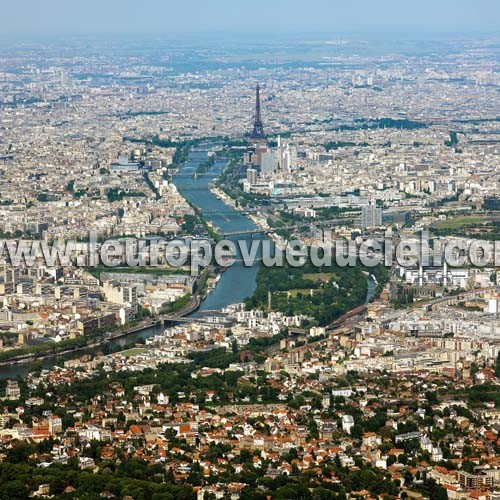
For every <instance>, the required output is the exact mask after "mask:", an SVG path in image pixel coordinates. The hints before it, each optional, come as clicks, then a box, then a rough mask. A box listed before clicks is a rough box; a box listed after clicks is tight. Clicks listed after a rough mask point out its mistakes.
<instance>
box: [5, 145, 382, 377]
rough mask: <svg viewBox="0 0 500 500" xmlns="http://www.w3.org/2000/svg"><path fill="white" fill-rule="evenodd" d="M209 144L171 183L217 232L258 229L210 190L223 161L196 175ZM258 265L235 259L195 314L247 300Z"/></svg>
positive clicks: (16, 371)
mask: <svg viewBox="0 0 500 500" xmlns="http://www.w3.org/2000/svg"><path fill="white" fill-rule="evenodd" d="M211 147H213V146H210V145H204V146H203V145H202V146H199V147H197V148H193V149H192V150H191V152H190V154H189V156H188V159H187V161H186V162H185V163H184V165H183V166H182V167H181V168H180V169H179V173H178V174H177V175H176V176H175V178H174V184H175V185H176V186H177V188H178V189H179V190H180V191H181V192H182V194H183V195H184V197H185V198H186V199H187V200H189V201H190V202H191V203H192V204H193V205H195V206H197V207H198V208H199V209H200V210H201V213H202V215H203V217H204V219H205V220H207V221H210V222H211V223H212V224H213V225H214V227H216V228H217V230H218V232H220V233H221V234H224V233H234V232H237V231H242V232H245V231H255V230H256V229H258V228H257V226H256V225H255V224H254V222H253V221H252V220H250V219H249V218H248V217H246V216H244V215H242V214H241V213H240V212H238V210H236V209H234V208H233V207H231V206H228V205H226V204H225V203H224V202H223V201H222V200H219V199H218V198H217V197H216V196H215V195H214V194H213V193H212V192H211V191H210V189H209V187H208V185H209V184H210V183H213V182H214V180H215V179H216V178H217V177H218V176H219V175H220V173H221V171H222V169H223V168H224V166H225V161H223V160H220V161H219V160H218V161H216V162H215V164H214V166H213V168H212V169H211V170H210V171H209V172H206V173H204V174H203V175H198V176H195V175H194V174H195V172H196V169H197V168H198V166H199V165H200V163H203V162H204V161H206V160H207V156H208V152H209V151H210V149H211ZM231 238H234V239H242V238H246V239H249V240H250V239H251V238H259V239H264V238H265V236H264V235H263V234H260V235H259V234H258V235H257V236H255V235H253V236H252V235H237V236H232V237H231ZM257 268H258V265H254V266H252V267H246V266H245V265H244V264H243V263H242V262H241V260H240V259H237V261H236V262H235V264H234V265H232V266H231V267H229V268H228V269H227V270H226V271H225V272H224V273H223V274H222V277H221V279H220V280H219V283H218V284H217V287H216V288H215V290H213V291H212V292H211V293H210V294H209V295H208V296H207V298H206V300H205V301H203V303H202V305H201V307H200V309H199V310H198V312H197V313H195V314H199V313H200V312H203V311H210V310H219V309H222V308H223V307H225V306H227V305H229V304H234V303H237V302H243V300H244V299H245V298H246V297H249V296H250V295H252V293H253V291H254V290H255V284H256V275H257ZM374 289H375V284H374V283H373V280H371V278H369V279H368V297H367V299H369V298H371V296H372V295H373V293H374ZM161 331H162V327H160V326H156V327H151V328H147V329H145V330H143V331H141V332H140V333H134V334H131V335H129V336H127V337H122V338H120V339H116V340H111V341H110V343H111V345H113V346H116V345H118V346H125V345H127V344H130V343H132V342H134V341H136V340H138V339H145V338H148V337H151V336H153V335H157V334H159V333H161ZM74 356H75V355H74V354H68V355H67V356H60V357H57V358H51V359H47V360H45V361H43V363H42V364H43V367H44V368H50V367H52V366H54V365H55V364H56V363H57V362H59V361H61V360H62V359H69V358H71V357H74ZM30 366H31V362H27V363H20V364H15V365H11V366H0V379H5V378H12V377H16V376H26V375H27V374H28V372H29V370H30Z"/></svg>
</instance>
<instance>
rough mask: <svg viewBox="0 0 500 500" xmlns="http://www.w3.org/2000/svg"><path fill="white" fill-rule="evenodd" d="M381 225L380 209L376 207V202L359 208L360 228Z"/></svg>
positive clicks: (372, 201) (373, 201)
mask: <svg viewBox="0 0 500 500" xmlns="http://www.w3.org/2000/svg"><path fill="white" fill-rule="evenodd" d="M381 225H382V209H381V208H378V207H377V202H376V201H375V200H371V201H370V203H369V204H368V205H364V206H363V207H362V208H361V227H362V228H363V229H366V228H369V227H377V226H381Z"/></svg>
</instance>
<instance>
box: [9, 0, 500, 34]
mask: <svg viewBox="0 0 500 500" xmlns="http://www.w3.org/2000/svg"><path fill="white" fill-rule="evenodd" d="M0 16H1V24H0V34H18V35H31V34H54V35H58V34H64V35H67V34H71V33H74V34H79V35H80V34H105V33H128V32H131V33H148V32H153V33H155V34H161V33H166V34H168V33H183V32H209V31H231V32H238V31H245V32H254V31H261V32H270V33H273V32H274V33H282V32H309V33H310V32H317V31H321V32H331V33H335V32H353V31H358V32H366V31H378V32H384V31H388V32H399V33H401V32H404V31H405V30H411V31H413V32H418V31H419V30H424V31H434V32H450V31H451V32H464V31H468V32H471V31H497V30H499V31H500V1H499V0H412V1H409V0H341V1H339V0H248V1H242V0H133V1H132V0H80V1H79V0H24V1H19V0H18V1H12V0H3V1H2V2H1V3H0Z"/></svg>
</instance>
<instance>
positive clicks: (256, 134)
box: [250, 84, 266, 141]
mask: <svg viewBox="0 0 500 500" xmlns="http://www.w3.org/2000/svg"><path fill="white" fill-rule="evenodd" d="M250 139H252V140H257V141H265V140H266V134H265V133H264V126H263V125H262V117H261V114H260V86H259V85H258V84H257V87H256V89H255V121H254V124H253V132H252V135H251V136H250Z"/></svg>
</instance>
